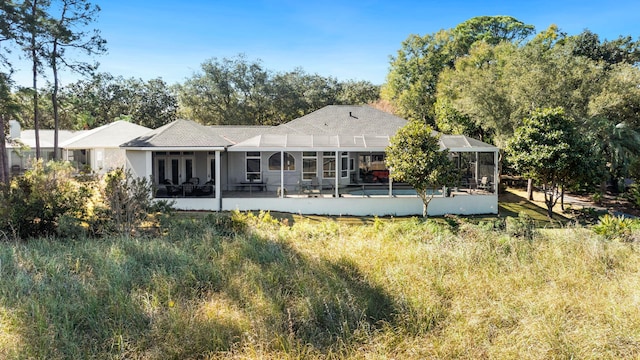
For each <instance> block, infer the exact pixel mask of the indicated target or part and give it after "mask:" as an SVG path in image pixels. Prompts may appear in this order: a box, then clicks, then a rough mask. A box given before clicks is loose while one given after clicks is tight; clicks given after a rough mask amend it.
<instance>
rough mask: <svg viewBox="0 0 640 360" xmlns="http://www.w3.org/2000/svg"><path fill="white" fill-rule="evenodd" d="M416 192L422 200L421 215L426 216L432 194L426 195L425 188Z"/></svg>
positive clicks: (427, 215)
mask: <svg viewBox="0 0 640 360" xmlns="http://www.w3.org/2000/svg"><path fill="white" fill-rule="evenodd" d="M418 194H419V195H420V199H421V200H422V217H423V218H427V217H429V214H428V213H427V210H428V208H429V203H430V202H431V199H432V198H433V195H431V196H430V195H427V190H423V191H418Z"/></svg>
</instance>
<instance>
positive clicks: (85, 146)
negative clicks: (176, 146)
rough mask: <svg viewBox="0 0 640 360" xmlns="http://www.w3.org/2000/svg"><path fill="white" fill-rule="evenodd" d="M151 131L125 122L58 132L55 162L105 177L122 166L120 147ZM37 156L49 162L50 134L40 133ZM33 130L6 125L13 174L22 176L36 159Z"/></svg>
mask: <svg viewBox="0 0 640 360" xmlns="http://www.w3.org/2000/svg"><path fill="white" fill-rule="evenodd" d="M149 131H151V129H149V128H146V127H144V126H140V125H136V124H132V123H129V122H126V121H115V122H113V123H110V124H107V125H104V126H101V127H98V128H95V129H92V130H79V131H69V130H59V131H58V148H59V149H58V159H63V160H68V161H70V162H72V163H73V165H74V166H75V167H76V168H77V169H86V170H91V171H94V172H96V173H105V172H107V171H109V170H111V169H114V168H117V167H123V166H124V165H125V162H126V160H125V150H124V149H122V148H121V147H120V144H122V143H124V142H126V141H129V140H131V139H133V138H136V137H138V136H141V135H143V134H146V133H148V132H149ZM39 135H40V153H41V156H42V158H43V159H44V160H45V161H48V160H52V159H53V141H54V131H53V130H44V129H42V130H40V131H39ZM35 148H36V141H35V131H34V130H22V129H20V124H19V123H18V122H17V121H15V120H12V121H10V142H9V143H8V144H7V150H8V152H9V153H10V159H11V160H10V164H9V167H10V169H11V172H12V173H13V174H19V173H22V172H24V170H25V169H28V168H29V167H30V166H31V162H32V161H33V160H34V159H35V157H36V155H35V153H36V151H35Z"/></svg>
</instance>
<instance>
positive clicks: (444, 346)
mask: <svg viewBox="0 0 640 360" xmlns="http://www.w3.org/2000/svg"><path fill="white" fill-rule="evenodd" d="M502 225H504V224H502V223H500V221H489V222H482V223H480V224H471V223H468V222H466V221H464V220H460V219H457V218H452V219H447V221H438V222H436V221H432V220H428V221H424V220H422V219H391V220H389V219H386V220H380V219H374V220H373V221H371V222H370V223H365V224H343V223H339V222H335V221H322V222H314V221H309V220H303V219H298V220H296V221H291V220H285V221H278V220H275V219H273V218H272V217H271V216H270V215H269V214H260V215H258V216H253V215H245V214H237V213H236V214H221V215H211V216H204V217H201V218H197V219H193V218H186V217H184V218H181V219H179V220H176V221H175V222H173V223H171V224H170V225H169V227H168V229H167V231H166V232H165V234H164V235H161V236H154V237H148V238H144V237H143V238H126V237H120V238H116V237H111V238H107V239H102V240H95V239H94V240H90V239H89V240H84V239H77V240H67V241H65V240H60V239H40V240H30V241H28V242H21V243H13V242H4V243H2V244H1V245H0V358H7V359H28V358H36V359H90V358H95V359H217V358H236V359H245V358H250V359H300V358H305V359H306V358H311V359H313V358H318V359H381V358H382V359H384V358H387V359H418V358H443V359H444V358H446V359H449V358H462V359H479V358H495V359H549V358H566V359H568V358H575V359H620V358H628V359H636V358H639V357H640V249H639V244H638V242H637V241H627V240H629V239H626V238H618V239H616V238H613V239H612V238H611V237H609V238H605V237H603V236H602V235H597V234H596V233H594V232H593V231H592V230H591V229H588V228H583V227H580V226H576V227H573V226H565V227H563V228H560V229H552V230H543V231H532V229H530V228H528V227H527V226H528V225H527V224H526V222H517V221H516V222H507V223H506V226H502ZM637 231H638V230H637V229H634V230H633V232H631V233H630V234H632V235H633V236H635V238H636V239H637ZM627 234H629V233H627Z"/></svg>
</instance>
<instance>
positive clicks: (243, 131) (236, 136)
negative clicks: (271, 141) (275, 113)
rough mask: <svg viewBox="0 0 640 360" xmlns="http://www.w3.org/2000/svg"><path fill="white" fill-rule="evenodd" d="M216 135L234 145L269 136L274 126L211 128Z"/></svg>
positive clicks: (214, 126)
mask: <svg viewBox="0 0 640 360" xmlns="http://www.w3.org/2000/svg"><path fill="white" fill-rule="evenodd" d="M209 128H210V129H212V130H213V131H214V132H215V133H216V134H218V135H219V136H222V137H223V138H225V139H226V140H228V141H229V142H231V143H232V144H237V143H239V142H242V141H245V140H247V139H250V138H252V137H254V136H258V135H262V134H268V133H271V132H273V131H274V129H275V127H273V126H259V125H258V126H236V125H213V126H209Z"/></svg>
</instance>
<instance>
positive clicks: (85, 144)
mask: <svg viewBox="0 0 640 360" xmlns="http://www.w3.org/2000/svg"><path fill="white" fill-rule="evenodd" d="M150 131H151V129H149V128H147V127H144V126H140V125H137V124H133V123H130V122H127V121H122V120H120V121H115V122H112V123H110V124H106V125H103V126H100V127H97V128H95V129H93V130H89V131H86V132H83V133H82V134H79V135H77V136H74V137H73V138H71V139H68V140H67V141H64V142H62V143H61V144H60V147H61V148H65V149H91V148H117V147H118V146H120V144H122V143H124V142H126V141H129V140H131V139H133V138H136V137H138V136H142V135H144V134H146V133H148V132H150Z"/></svg>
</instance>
